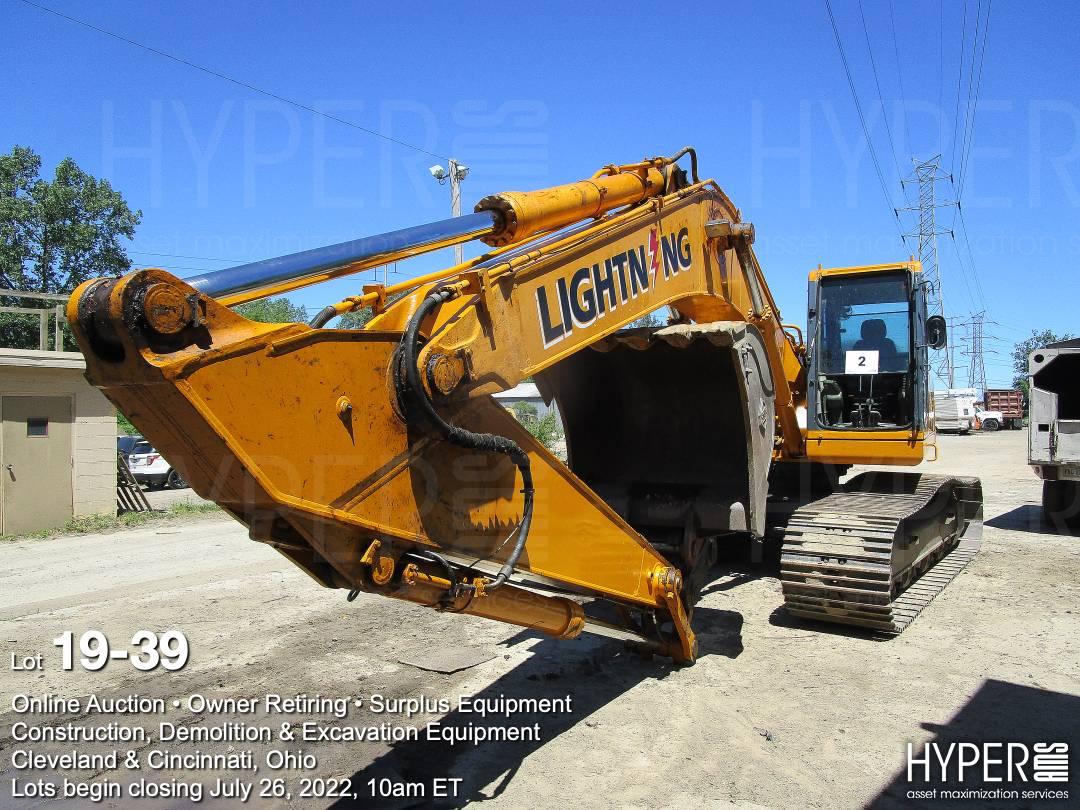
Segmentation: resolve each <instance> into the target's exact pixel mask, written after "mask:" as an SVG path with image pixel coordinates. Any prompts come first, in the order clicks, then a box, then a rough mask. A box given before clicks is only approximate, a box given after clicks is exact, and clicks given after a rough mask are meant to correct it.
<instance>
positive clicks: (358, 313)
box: [335, 307, 375, 329]
mask: <svg viewBox="0 0 1080 810" xmlns="http://www.w3.org/2000/svg"><path fill="white" fill-rule="evenodd" d="M373 317H375V315H374V313H373V312H372V311H371V307H363V308H362V309H355V310H353V311H352V312H346V313H345V314H344V315H342V316H341V317H340V318H338V322H337V323H336V324H335V328H337V329H363V328H364V327H365V326H366V325H367V322H368V321H370V320H371V319H372V318H373Z"/></svg>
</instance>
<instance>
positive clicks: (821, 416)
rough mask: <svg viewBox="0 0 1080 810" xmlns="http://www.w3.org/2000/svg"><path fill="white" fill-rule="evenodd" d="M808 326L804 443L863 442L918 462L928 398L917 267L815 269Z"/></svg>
mask: <svg viewBox="0 0 1080 810" xmlns="http://www.w3.org/2000/svg"><path fill="white" fill-rule="evenodd" d="M807 321H808V328H809V341H810V343H809V351H808V354H809V363H810V368H809V386H808V396H807V400H808V401H807V430H808V439H813V438H815V437H816V438H819V439H820V441H821V442H822V443H827V442H835V441H844V442H845V443H851V442H860V441H862V446H863V447H864V448H865V450H867V451H868V452H871V453H874V454H878V453H879V451H880V450H881V449H882V448H885V450H886V451H887V452H889V453H890V455H888V458H889V460H891V461H895V460H897V459H896V458H895V456H894V455H892V454H891V451H897V452H898V453H899V455H900V456H901V457H902V458H903V459H906V460H907V461H908V463H918V462H919V461H921V460H922V456H923V440H924V437H925V432H926V426H927V415H928V396H929V395H928V391H927V383H926V380H927V376H928V375H927V363H928V358H927V348H928V345H927V334H928V329H927V324H926V290H925V285H924V284H923V283H922V278H921V267H920V265H919V263H918V262H914V261H911V262H904V263H900V264H894V265H874V266H871V267H851V268H836V269H830V270H823V269H818V270H816V271H814V272H813V273H811V275H810V307H809V317H808V319H807ZM931 331H932V332H934V333H935V334H937V330H936V329H932V330H931ZM937 339H940V338H937ZM868 439H874V440H885V441H888V440H889V439H895V440H896V444H895V446H893V447H889V445H877V446H875V445H874V444H870V443H869V442H866V441H865V440H868ZM813 446H814V445H813V442H811V447H813ZM853 446H854V447H856V448H858V447H859V446H860V445H858V444H856V445H853ZM850 460H851V459H850V457H849V462H850ZM860 460H864V459H860ZM865 460H870V459H865Z"/></svg>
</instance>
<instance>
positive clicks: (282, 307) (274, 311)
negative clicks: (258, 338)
mask: <svg viewBox="0 0 1080 810" xmlns="http://www.w3.org/2000/svg"><path fill="white" fill-rule="evenodd" d="M233 309H234V310H235V311H236V312H237V313H238V314H240V315H243V316H244V317H245V318H247V319H248V320H249V321H259V322H260V323H304V322H306V321H307V320H308V314H307V307H305V306H303V305H297V304H294V303H293V302H292V301H290V300H289V299H288V298H285V297H284V296H282V297H280V298H260V299H259V300H258V301H248V302H247V303H246V304H237V305H236V306H235V307H233Z"/></svg>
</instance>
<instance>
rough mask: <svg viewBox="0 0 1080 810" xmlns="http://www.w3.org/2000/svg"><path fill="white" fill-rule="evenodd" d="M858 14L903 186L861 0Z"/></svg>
mask: <svg viewBox="0 0 1080 810" xmlns="http://www.w3.org/2000/svg"><path fill="white" fill-rule="evenodd" d="M859 16H860V17H861V18H862V30H863V36H864V37H866V52H867V53H868V54H869V55H870V67H871V69H872V70H873V71H874V85H875V86H876V87H877V94H878V101H880V102H881V116H882V118H884V119H885V132H886V133H887V134H888V136H889V154H890V155H892V159H893V165H894V166H895V167H896V178H897V179H898V180H900V186H901V188H903V174H902V173H901V171H900V162H899V161H898V160H897V159H896V144H895V143H894V142H893V136H892V127H891V126H889V113H888V111H887V110H886V109H885V96H884V95H883V94H882V92H881V81H880V80H879V79H878V72H877V62H876V61H875V60H874V49H873V48H872V47H870V31H869V29H868V28H867V26H866V13H865V12H864V11H863V4H862V0H859ZM905 120H906V119H905Z"/></svg>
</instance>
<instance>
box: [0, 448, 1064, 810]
mask: <svg viewBox="0 0 1080 810" xmlns="http://www.w3.org/2000/svg"><path fill="white" fill-rule="evenodd" d="M1025 441H1026V433H1024V432H1001V433H995V434H985V435H972V436H967V437H942V438H941V440H940V445H941V450H942V460H941V461H939V462H937V463H935V464H933V465H927V466H929V467H931V468H932V469H933V471H934V472H956V473H962V474H965V475H971V474H977V475H979V476H981V477H982V480H983V486H984V492H985V501H986V529H985V534H984V544H983V549H982V551H981V553H980V554H979V555H978V556H977V558H976V559H975V560H974V561H973V562H972V564H971V565H970V566H969V567H968V568H967V569H966V570H965V571H964V572H963V573H962V574H960V576H959V577H958V578H957V579H956V580H955V581H954V582H953V583H952V584H951V585H950V586H949V587H948V588H947V589H946V591H945V592H944V593H943V594H942V595H941V596H939V597H938V598H937V599H936V600H935V601H934V602H933V604H931V605H930V607H928V608H927V610H926V611H925V612H924V613H923V615H922V616H920V617H919V618H918V620H917V621H915V622H914V624H912V625H911V627H910V628H909V629H908V630H907V631H906V632H905V633H904V634H903V635H902V636H900V637H898V638H895V639H891V640H886V641H879V640H874V639H872V638H870V637H868V636H866V635H863V634H861V633H857V632H847V631H836V630H829V629H828V628H825V629H822V628H820V627H818V628H815V627H811V626H808V625H803V624H798V623H795V622H793V621H791V620H790V619H788V618H787V617H786V615H785V614H784V613H783V612H782V611H781V610H779V609H778V608H779V607H780V604H781V592H780V584H779V582H778V580H777V578H776V574H777V563H776V561H775V559H772V560H771V561H770V562H767V563H766V564H765V565H764V566H761V567H756V568H755V567H751V566H749V565H747V564H745V563H744V562H743V560H744V559H745V558H746V555H745V553H744V550H741V549H740V550H734V549H733V550H731V551H730V552H729V553H727V554H725V556H724V562H722V563H721V564H720V565H719V566H718V567H717V569H716V571H715V579H714V581H713V582H712V583H711V584H710V585H709V586H708V587H707V589H706V596H705V597H704V599H703V601H702V603H701V604H700V605H699V607H698V610H697V613H696V615H695V626H696V629H697V632H698V634H699V638H700V642H701V649H702V656H701V659H700V660H699V662H698V663H697V664H696V665H695V666H692V667H685V668H680V667H675V666H672V665H671V664H670V663H667V662H663V661H660V660H655V661H646V660H643V659H641V658H638V657H636V656H633V655H631V654H628V653H627V652H625V651H624V650H623V649H622V648H621V646H620V645H619V644H617V643H615V642H609V641H604V640H602V639H601V640H597V639H595V638H586V639H582V640H578V641H573V642H555V641H549V640H545V639H543V638H541V637H539V636H537V635H535V634H532V633H528V632H518V631H517V630H516V629H515V628H511V627H507V626H503V625H499V624H495V623H491V622H486V621H484V620H481V619H473V618H469V617H461V616H455V615H447V614H440V613H435V612H432V611H430V610H427V609H424V608H420V607H416V606H412V605H409V604H406V603H402V602H396V601H392V600H383V599H379V598H376V597H369V596H367V595H364V594H361V595H360V596H359V598H358V599H357V600H356V601H355V602H352V603H351V604H350V603H347V602H346V601H345V598H344V593H343V592H333V591H327V590H324V589H321V588H319V587H318V586H316V585H315V584H314V583H313V582H311V581H310V580H309V579H308V578H307V577H306V576H305V575H304V574H303V573H302V572H300V571H299V570H298V569H295V568H294V567H293V566H292V565H291V564H289V563H288V562H287V561H286V560H284V559H283V558H282V557H280V556H278V555H277V554H276V552H274V551H273V550H272V549H270V548H268V547H266V546H263V545H261V544H257V543H252V542H250V541H248V540H247V538H246V535H245V532H244V530H243V529H242V528H241V527H240V526H238V525H236V524H233V523H231V522H225V521H203V522H200V523H197V524H193V525H190V526H181V527H175V526H170V527H164V528H156V529H148V530H145V531H129V532H124V533H119V534H115V535H111V536H83V537H70V538H58V539H53V540H49V541H20V542H15V543H7V544H4V545H2V546H0V555H3V565H2V566H0V643H2V644H3V649H4V650H5V652H7V651H10V652H12V653H19V654H30V653H37V652H41V653H44V654H45V656H46V661H47V662H49V663H48V667H47V668H46V669H45V670H44V671H43V672H40V673H39V672H33V673H27V672H12V671H10V670H9V668H8V667H7V666H6V664H5V666H4V667H3V669H0V695H2V702H0V712H2V715H0V768H3V769H4V772H3V774H2V777H0V806H4V807H7V806H38V805H39V804H41V802H38V801H35V800H33V799H12V798H11V796H10V792H9V791H10V787H9V785H10V781H11V778H12V777H19V778H29V776H30V774H28V773H27V772H25V771H24V772H21V773H17V772H15V771H13V770H12V769H11V767H10V750H11V748H12V746H13V741H12V739H11V730H12V723H13V722H15V721H16V720H17V719H19V718H18V716H16V715H15V714H14V713H13V711H12V710H11V708H12V707H11V698H12V696H13V695H14V694H16V693H29V694H34V695H40V694H44V693H46V692H55V693H59V694H63V695H68V696H78V695H87V694H89V693H91V692H94V693H96V694H98V695H99V696H107V695H126V694H129V693H136V692H137V693H138V694H140V695H147V696H153V695H158V696H162V697H166V698H169V699H170V700H171V699H172V698H186V697H187V696H188V695H190V694H192V693H196V692H199V693H202V694H205V695H207V696H211V695H229V696H237V695H245V696H257V695H262V694H265V693H267V692H277V693H281V694H283V695H294V694H296V693H307V694H309V695H312V694H315V693H319V694H322V695H331V696H338V695H341V696H354V695H361V696H370V695H372V694H373V693H378V694H381V695H384V696H395V697H398V696H413V697H416V696H421V695H423V696H428V697H432V698H439V697H447V698H450V699H453V700H456V698H457V696H458V695H460V694H472V695H484V696H498V695H507V696H514V697H536V696H550V697H562V696H566V695H570V696H571V697H572V701H573V702H572V709H573V710H572V712H569V713H561V714H543V715H538V716H536V717H527V718H521V717H518V718H514V719H513V720H509V721H501V722H504V723H508V724H513V725H522V724H527V723H531V722H533V721H535V722H538V723H539V724H540V731H541V739H540V740H539V741H538V742H504V743H485V744H483V745H480V746H471V745H460V744H459V745H455V746H453V747H451V746H448V745H446V744H444V743H440V742H428V741H405V742H399V743H396V744H391V743H379V742H364V743H325V742H324V743H312V744H305V745H304V746H302V747H303V748H304V749H305V750H306V751H307V752H309V753H311V754H313V755H315V756H316V757H317V758H318V767H317V768H316V770H315V773H316V774H317V775H321V776H327V777H328V776H342V777H345V776H354V775H355V777H356V778H355V780H354V784H356V785H361V784H362V783H366V782H367V780H368V779H371V778H376V779H379V778H382V777H384V776H385V777H386V778H387V779H389V780H391V782H388V783H386V784H390V783H394V784H398V783H402V784H404V783H408V782H412V781H420V782H423V781H425V780H427V781H429V782H430V778H431V777H433V776H446V777H456V778H461V779H463V780H464V781H463V782H462V784H461V792H460V794H459V798H458V799H457V803H464V802H468V801H478V800H484V799H493V800H494V804H495V805H496V806H500V807H501V806H506V807H523V808H524V807H538V806H539V807H560V806H588V807H648V808H665V807H671V808H676V807H678V808H682V807H726V806H737V807H759V806H760V807H777V808H787V807H806V806H808V807H821V808H837V807H841V808H847V807H862V806H869V805H873V806H876V807H893V806H938V807H940V806H944V805H943V803H940V802H938V803H934V802H927V803H925V804H923V803H920V802H908V801H907V800H906V799H905V798H904V797H905V793H906V791H907V789H908V785H907V782H906V779H905V762H906V750H907V744H908V743H909V742H910V743H913V744H914V745H915V747H916V749H917V750H918V749H919V748H920V747H921V746H922V745H923V744H924V743H925V742H926V741H928V740H946V741H947V740H975V741H1009V740H1019V741H1024V740H1028V739H1031V740H1042V741H1053V740H1066V741H1069V742H1071V743H1072V746H1071V749H1072V751H1075V750H1077V744H1078V742H1080V740H1078V726H1080V651H1078V648H1077V640H1078V638H1080V607H1078V604H1077V595H1078V591H1080V538H1078V537H1076V536H1072V535H1068V534H1058V533H1055V532H1054V531H1053V530H1052V529H1050V528H1049V527H1045V526H1043V525H1042V523H1041V519H1040V510H1039V508H1038V503H1039V492H1040V483H1039V481H1038V480H1037V479H1036V478H1035V476H1034V475H1033V474H1032V473H1031V471H1030V469H1029V468H1028V467H1027V466H1026V464H1025ZM143 627H146V628H148V629H157V630H164V629H167V628H178V629H181V630H183V631H184V632H185V633H186V635H187V637H188V638H189V640H190V643H191V650H192V652H191V661H190V663H188V665H187V666H186V667H185V668H184V669H183V670H181V671H179V672H174V673H169V672H163V671H155V672H153V673H139V672H136V671H135V670H134V669H132V668H131V667H130V666H125V665H123V663H122V662H112V663H110V664H109V665H108V666H107V667H106V668H105V669H104V670H102V671H100V672H96V673H87V672H82V671H80V670H78V669H76V670H75V671H73V672H60V671H58V669H57V667H56V665H55V661H56V657H57V650H56V649H55V648H54V647H53V646H52V640H53V638H54V637H56V636H57V635H59V634H60V633H61V632H63V631H65V630H71V631H74V632H75V634H76V637H77V636H78V635H79V634H81V633H82V632H83V631H84V630H87V629H98V630H102V631H104V632H105V634H106V635H107V636H108V637H109V638H110V639H112V640H120V641H121V642H122V641H124V640H125V639H126V638H130V635H131V634H132V633H133V632H134V631H135V630H137V629H140V628H143ZM462 648H465V649H467V650H469V651H475V652H476V653H478V654H480V655H481V656H483V657H487V656H490V660H487V661H486V662H484V663H481V664H479V665H478V666H474V667H472V668H469V669H466V670H464V671H461V672H458V673H456V674H453V675H442V674H436V673H431V672H426V671H423V670H420V669H416V668H414V667H412V666H408V665H404V664H402V663H400V659H401V658H407V657H409V656H411V655H418V654H423V653H426V652H431V651H432V650H436V651H438V650H444V649H445V650H460V649H462ZM9 658H10V656H7V655H5V656H4V659H5V661H6V660H7V659H9ZM170 706H171V703H170ZM169 712H170V715H169V719H170V720H174V721H176V722H178V723H184V724H187V725H198V724H200V723H205V722H219V721H220V720H221V719H222V718H217V719H206V718H203V717H199V716H195V715H192V714H191V713H190V712H188V711H186V710H185V709H180V710H176V711H174V710H173V709H172V708H170V709H169ZM440 714H443V715H445V716H444V717H443V718H442V721H443V723H444V725H448V726H463V725H466V724H468V723H470V722H475V721H476V720H477V718H475V717H471V716H469V715H466V714H464V713H462V712H460V711H455V710H451V711H449V712H435V713H434V715H433V717H435V718H438V717H439V715H440ZM68 719H71V718H66V719H65V722H66V720H68ZM224 719H229V718H224ZM371 719H372V718H366V719H364V722H367V721H370V720H371ZM427 719H431V718H429V717H424V716H421V717H417V718H414V722H417V721H421V720H423V721H426V720H427ZM55 722H60V720H59V719H57V720H56V721H55ZM74 722H76V723H88V722H93V718H87V717H85V716H83V717H77V718H75V719H74ZM156 722H157V719H154V720H153V722H152V723H148V724H147V727H148V728H155V727H156ZM343 722H344V723H346V724H353V723H357V722H361V720H360V719H358V718H355V717H353V716H352V715H350V717H349V719H348V720H347V721H343ZM488 722H489V723H491V722H496V723H497V722H500V721H499V720H498V719H496V720H495V721H491V720H490V719H489V721H488ZM274 725H276V724H274ZM94 745H96V744H93V745H84V746H82V747H83V748H85V749H87V750H93V748H94ZM35 747H36V748H38V749H40V750H43V751H58V750H70V748H71V747H72V746H71V745H64V744H52V745H43V746H35ZM198 747H199V748H201V749H202V750H204V751H208V752H213V751H218V750H224V749H226V748H228V745H227V744H223V743H222V744H215V743H203V744H201V745H199V746H198ZM256 748H258V746H256ZM1075 762H1076V760H1075V757H1073V764H1074V768H1073V771H1074V773H1073V781H1072V783H1071V784H1070V785H1068V786H1066V787H1070V788H1071V789H1072V791H1073V793H1072V795H1073V797H1074V801H1075V797H1076V796H1077V795H1080V794H1078V793H1077V792H1076V791H1077V782H1076V778H1077V777H1076V774H1075V770H1076V768H1075ZM264 770H265V769H264ZM151 775H152V776H153V777H154V778H158V779H164V778H167V777H169V776H173V775H176V774H175V773H169V772H162V773H154V774H151ZM262 775H265V774H264V773H263V772H260V774H259V776H262ZM123 778H134V777H133V776H132V775H131V774H129V775H127V776H125V777H123ZM292 781H293V782H295V781H296V780H295V778H293V779H292ZM361 795H362V796H363V795H365V794H364V793H363V792H362V793H361ZM331 803H332V802H331V801H330V800H329V799H321V800H314V799H313V800H303V799H300V798H298V797H297V796H296V795H293V796H292V798H290V799H288V800H286V799H274V800H266V799H263V800H258V799H252V800H251V802H250V804H252V805H255V806H264V805H266V806H282V807H284V806H290V807H291V806H298V807H323V806H328V805H330V804H331ZM346 803H347V802H346ZM386 803H387V804H396V805H398V806H405V805H408V804H413V803H417V800H415V799H412V800H406V799H401V800H396V801H389V802H386ZM54 804H55V803H54ZM204 804H212V802H204ZM222 804H223V805H227V804H231V803H230V802H223V803H222ZM359 804H360V805H361V806H371V805H372V802H370V801H367V800H363V799H362V800H361V801H360V802H359ZM179 805H180V806H182V805H183V802H181V803H179ZM102 806H131V803H130V802H128V801H127V800H123V801H113V802H111V803H110V802H105V803H104V804H103V805H102ZM138 806H140V807H143V806H145V807H157V806H160V807H165V806H177V803H176V802H161V803H158V804H152V803H145V804H140V805H138ZM994 806H999V807H1001V806H1013V805H1012V804H1010V803H1009V802H1004V803H999V804H996V805H994ZM1032 806H1038V807H1048V806H1052V804H1050V803H1047V802H1037V803H1034V804H1033V805H1032ZM1074 806H1075V805H1074Z"/></svg>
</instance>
